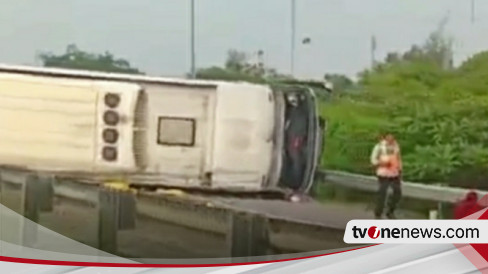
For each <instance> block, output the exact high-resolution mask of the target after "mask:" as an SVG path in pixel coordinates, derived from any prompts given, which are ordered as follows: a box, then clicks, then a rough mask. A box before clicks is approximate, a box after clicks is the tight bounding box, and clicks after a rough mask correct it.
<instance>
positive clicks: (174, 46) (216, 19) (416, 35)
mask: <svg viewBox="0 0 488 274" xmlns="http://www.w3.org/2000/svg"><path fill="white" fill-rule="evenodd" d="M476 1H477V7H476V12H477V15H476V17H477V19H476V22H475V24H471V21H470V17H471V15H470V0H428V1H427V0H297V40H301V38H303V37H311V39H312V43H311V44H310V45H307V46H303V45H300V46H298V47H297V55H296V56H297V57H296V74H297V75H298V76H300V77H306V78H316V77H321V76H322V75H323V74H324V73H325V72H335V73H345V74H348V75H355V74H356V73H357V72H358V71H360V70H362V69H364V68H365V67H367V66H368V65H369V64H370V62H371V60H370V59H371V58H370V39H371V36H372V35H373V34H374V35H375V36H376V37H377V41H378V50H377V55H378V57H379V58H382V57H384V55H385V54H386V53H387V52H388V51H392V50H405V49H408V48H409V47H410V45H411V44H412V43H421V42H422V41H423V40H425V38H426V37H427V36H428V34H429V33H430V32H431V31H432V30H434V29H435V28H436V25H437V24H438V22H440V20H441V19H442V18H443V17H444V16H445V15H446V14H447V13H448V12H450V21H449V24H448V27H447V30H448V32H449V33H450V34H451V35H452V36H453V37H454V38H455V39H456V47H455V61H456V62H457V63H459V62H460V61H462V60H463V59H465V58H467V57H468V56H469V55H471V54H473V53H475V52H477V51H480V50H483V49H488V35H487V34H488V1H482V0H476ZM189 2H190V0H21V1H15V0H0V62H3V63H18V64H34V63H35V55H36V52H39V51H53V52H63V51H64V49H65V47H66V45H67V44H69V43H76V44H77V45H78V46H79V47H80V48H82V49H84V50H88V51H93V52H102V51H105V50H109V51H111V52H112V53H114V54H115V55H117V56H120V57H124V58H126V59H128V60H129V61H130V62H131V63H132V64H133V65H134V66H136V67H138V68H140V69H141V70H143V71H146V72H147V73H149V74H156V75H168V76H178V75H183V74H184V73H185V72H187V71H189V64H190V58H189V56H190V55H189V50H190V47H189V42H190V38H189V37H190V35H189V33H190V32H189V29H190V28H189V26H190V25H189V22H190V18H189ZM196 2H197V7H196V13H197V18H196V24H197V36H196V42H197V66H198V67H205V66H210V65H220V64H222V63H223V62H224V60H225V56H226V52H227V50H228V49H229V48H236V49H240V50H245V51H249V52H252V51H257V50H259V49H262V50H263V51H264V52H265V61H266V63H267V64H268V65H270V66H273V67H276V68H278V69H279V70H280V71H283V72H289V71H290V21H291V19H290V13H291V12H290V0H196Z"/></svg>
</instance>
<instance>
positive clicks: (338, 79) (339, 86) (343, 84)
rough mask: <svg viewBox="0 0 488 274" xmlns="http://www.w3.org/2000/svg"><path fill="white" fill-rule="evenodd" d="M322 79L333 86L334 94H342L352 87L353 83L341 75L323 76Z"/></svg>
mask: <svg viewBox="0 0 488 274" xmlns="http://www.w3.org/2000/svg"><path fill="white" fill-rule="evenodd" d="M324 79H325V80H327V81H329V82H331V83H332V84H333V85H334V92H338V93H340V92H344V91H347V90H349V89H351V88H352V87H354V81H353V80H351V79H350V78H349V77H347V76H346V75H342V74H325V75H324Z"/></svg>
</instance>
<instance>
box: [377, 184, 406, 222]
mask: <svg viewBox="0 0 488 274" xmlns="http://www.w3.org/2000/svg"><path fill="white" fill-rule="evenodd" d="M378 183H379V189H378V198H377V201H376V209H375V212H374V213H375V216H376V217H381V215H383V211H384V207H385V199H386V194H387V192H388V188H389V187H391V188H392V189H393V195H391V196H390V199H389V201H388V211H387V213H386V214H387V215H392V214H393V213H394V212H395V209H396V206H397V205H398V202H399V201H400V198H401V197H402V189H401V182H400V177H392V178H389V177H378Z"/></svg>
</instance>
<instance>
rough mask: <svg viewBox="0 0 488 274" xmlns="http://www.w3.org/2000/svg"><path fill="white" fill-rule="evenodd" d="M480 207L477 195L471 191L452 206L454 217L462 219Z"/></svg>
mask: <svg viewBox="0 0 488 274" xmlns="http://www.w3.org/2000/svg"><path fill="white" fill-rule="evenodd" d="M482 209H483V207H481V206H480V205H479V204H478V195H477V194H476V192H473V191H472V192H469V193H468V194H467V195H466V197H465V198H464V199H463V200H461V201H460V202H459V203H458V204H457V205H456V207H455V208H454V218H455V219H462V218H464V217H467V216H469V215H471V214H474V213H476V212H478V211H480V210H482Z"/></svg>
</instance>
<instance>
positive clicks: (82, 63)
mask: <svg viewBox="0 0 488 274" xmlns="http://www.w3.org/2000/svg"><path fill="white" fill-rule="evenodd" d="M39 58H40V59H41V61H42V63H43V65H44V66H45V67H57V68H66V69H82V70H94V71H103V72H119V73H129V74H142V72H141V71H139V70H138V69H136V68H133V67H132V66H131V65H130V63H129V62H128V61H127V60H125V59H121V58H115V57H114V56H113V55H112V54H111V53H110V52H105V53H104V54H93V53H88V52H85V51H82V50H80V49H78V47H76V45H69V46H68V47H67V49H66V52H65V53H63V54H60V55H55V54H52V53H43V54H40V55H39Z"/></svg>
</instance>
